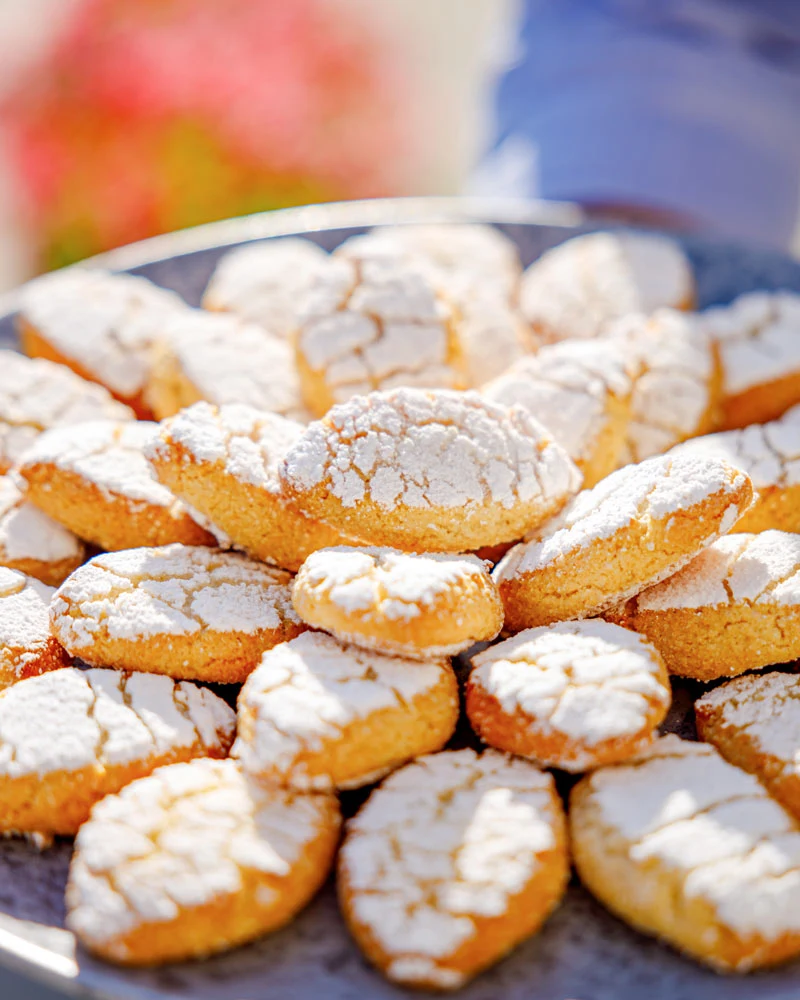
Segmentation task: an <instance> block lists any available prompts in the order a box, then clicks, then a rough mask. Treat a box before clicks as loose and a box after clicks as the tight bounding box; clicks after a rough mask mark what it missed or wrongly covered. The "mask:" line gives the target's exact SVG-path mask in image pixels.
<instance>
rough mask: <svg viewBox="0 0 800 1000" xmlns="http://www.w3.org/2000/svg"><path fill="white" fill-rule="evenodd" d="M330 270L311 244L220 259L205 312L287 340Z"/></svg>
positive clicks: (272, 244)
mask: <svg viewBox="0 0 800 1000" xmlns="http://www.w3.org/2000/svg"><path fill="white" fill-rule="evenodd" d="M328 269H329V260H328V254H327V253H326V252H325V251H324V250H323V249H322V248H321V247H318V246H317V245H316V243H312V242H311V240H304V239H296V238H294V237H287V238H286V239H272V240H263V241H261V242H259V243H249V244H246V245H245V246H241V247H236V248H235V249H233V250H229V251H228V252H227V253H225V254H223V255H222V257H220V259H219V263H218V264H217V266H216V268H215V270H214V273H213V274H212V275H211V280H210V281H209V283H208V287H207V288H206V290H205V294H204V295H203V308H204V309H210V310H212V311H215V312H231V313H235V314H236V315H237V316H241V317H242V318H243V319H246V320H250V321H251V322H253V323H260V324H261V326H263V327H265V328H266V329H267V330H269V332H270V333H272V334H274V335H275V336H278V337H282V338H283V339H284V340H291V339H292V337H293V336H294V334H295V333H296V331H297V326H298V319H299V313H300V310H301V309H302V304H303V301H304V299H305V298H306V296H307V295H308V293H309V292H310V291H312V289H313V288H314V285H315V283H316V282H317V281H318V280H321V279H323V278H324V275H325V274H326V273H327V271H328Z"/></svg>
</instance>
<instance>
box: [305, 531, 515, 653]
mask: <svg viewBox="0 0 800 1000" xmlns="http://www.w3.org/2000/svg"><path fill="white" fill-rule="evenodd" d="M292 601H293V602H294V607H295V610H296V611H297V613H298V614H299V615H300V617H301V618H302V619H303V621H304V622H307V623H308V624H309V625H311V626H312V627H314V628H321V629H325V631H327V632H332V633H333V634H334V635H335V636H337V637H338V638H339V639H342V640H344V641H345V642H354V643H356V644H357V645H359V646H365V647H367V648H374V649H378V650H381V651H383V652H386V653H397V654H399V655H401V656H410V657H412V658H414V659H416V658H418V657H422V658H424V657H428V656H455V654H456V653H460V652H461V651H462V650H464V649H467V648H468V647H469V646H472V645H474V643H476V642H480V641H483V640H487V639H494V637H495V636H496V635H497V633H498V632H499V631H500V628H501V626H502V624H503V603H502V601H501V600H500V595H499V594H498V593H497V588H496V587H495V585H494V584H493V583H492V579H491V577H490V576H489V573H488V572H487V569H486V566H485V564H484V563H483V562H481V560H480V559H477V558H476V557H475V556H469V555H467V556H453V555H442V554H431V553H427V554H424V555H413V554H411V553H408V552H398V551H397V549H376V548H352V547H350V546H339V547H337V548H333V549H320V550H319V551H318V552H313V553H312V554H311V555H310V556H309V557H308V559H306V561H305V562H304V563H303V565H302V566H301V567H300V571H299V572H298V574H297V577H296V578H295V581H294V583H293V585H292Z"/></svg>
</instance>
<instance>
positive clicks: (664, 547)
mask: <svg viewBox="0 0 800 1000" xmlns="http://www.w3.org/2000/svg"><path fill="white" fill-rule="evenodd" d="M752 496H753V488H752V486H751V484H750V480H749V479H748V478H747V476H746V475H745V474H744V473H743V472H741V471H739V470H738V469H735V468H733V467H732V466H730V465H728V464H727V462H725V461H723V460H722V459H719V458H716V457H714V456H709V457H707V458H706V457H705V456H703V457H698V456H693V455H675V456H674V457H672V456H663V457H658V458H651V459H648V460H647V461H645V462H642V463H641V464H639V465H628V466H625V467H624V468H622V469H619V470H618V471H617V472H614V473H612V474H611V475H610V476H608V477H606V478H605V479H603V480H602V481H601V482H600V483H598V484H597V486H595V487H594V489H591V490H585V491H584V492H583V493H580V494H579V495H578V496H577V497H576V498H575V499H574V500H573V501H572V503H570V504H569V505H568V506H567V507H566V508H565V510H564V511H563V512H562V514H561V515H560V516H559V517H558V518H555V519H554V520H553V522H552V523H551V524H549V525H545V527H544V529H542V531H541V532H540V535H539V536H538V537H537V538H535V539H534V540H533V541H530V542H523V543H521V544H520V545H517V546H515V547H514V548H513V549H511V550H510V552H509V553H508V555H506V556H505V557H504V558H503V559H502V560H501V562H499V563H498V565H497V566H496V567H495V569H494V573H493V576H494V579H495V582H496V583H497V585H498V587H499V589H500V596H501V597H502V599H503V604H504V606H505V611H506V623H505V627H506V629H508V630H509V631H511V632H519V631H520V630H521V629H524V628H531V627H533V626H534V625H549V624H550V623H551V622H555V621H564V620H567V619H570V618H589V617H592V616H594V615H597V614H599V613H600V612H601V611H604V610H605V609H607V608H610V607H613V606H614V605H615V604H618V603H620V602H621V601H624V600H626V599H627V598H628V597H631V596H632V595H633V594H636V593H638V592H639V591H641V590H644V589H645V587H648V586H650V585H651V584H653V583H657V582H658V581H659V580H664V579H666V577H668V576H672V574H673V573H675V572H676V571H677V570H679V569H680V568H681V567H682V566H685V565H686V564H687V563H688V562H690V561H691V560H692V559H693V558H694V556H695V555H697V553H698V552H699V551H700V550H701V549H703V548H704V547H705V546H707V545H710V544H711V543H712V542H713V541H715V540H716V539H717V538H719V536H720V535H723V534H725V532H727V531H730V529H731V528H732V527H733V525H734V524H735V523H736V521H737V520H738V518H739V517H740V516H741V514H742V512H743V511H745V510H746V509H747V508H748V506H749V505H750V501H751V499H752Z"/></svg>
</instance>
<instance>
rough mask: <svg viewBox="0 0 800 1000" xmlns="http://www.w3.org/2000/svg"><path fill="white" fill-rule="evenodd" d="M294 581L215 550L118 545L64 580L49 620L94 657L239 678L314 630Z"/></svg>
mask: <svg viewBox="0 0 800 1000" xmlns="http://www.w3.org/2000/svg"><path fill="white" fill-rule="evenodd" d="M289 580H290V577H289V574H288V573H284V572H283V571H282V570H279V569H273V568H272V567H271V566H264V565H263V564H261V563H257V562H253V561H252V560H250V559H247V558H246V556H241V555H236V554H234V553H232V552H220V551H218V550H216V549H206V548H200V547H196V546H185V545H168V546H164V547H163V548H157V549H128V550H126V551H125V552H110V553H107V554H104V555H100V556H96V557H95V558H94V559H92V560H91V561H90V562H88V563H86V565H85V566H82V567H81V568H80V569H79V570H77V572H75V573H73V574H72V576H71V577H69V578H68V579H67V580H66V581H65V582H64V583H63V584H62V586H61V587H60V588H59V590H58V591H57V593H56V595H55V597H54V598H53V603H52V605H51V609H50V620H51V623H52V629H53V634H54V635H56V636H57V637H58V638H59V640H60V642H61V643H62V645H63V646H64V647H65V649H68V650H69V651H70V652H71V653H72V655H73V656H80V657H81V659H83V660H85V661H86V662H87V663H92V664H94V665H96V666H102V667H118V668H119V669H122V670H141V671H144V672H146V673H158V674H167V675H168V676H170V677H175V678H186V679H190V680H203V681H215V682H217V683H220V684H240V683H241V682H242V681H243V680H244V679H245V677H247V675H248V674H249V673H250V671H251V670H253V668H254V667H255V665H256V664H257V663H258V660H259V657H260V656H261V654H262V653H263V652H264V650H265V649H269V648H270V647H271V646H274V645H275V644H276V643H279V642H284V641H285V640H286V639H291V638H293V637H294V636H296V635H298V634H299V633H300V632H302V631H303V628H304V627H305V626H304V625H303V624H302V623H301V622H300V620H299V618H298V617H297V615H296V614H295V613H294V609H293V608H292V603H291V596H290V591H289Z"/></svg>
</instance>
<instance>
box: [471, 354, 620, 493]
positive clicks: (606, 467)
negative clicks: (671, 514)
mask: <svg viewBox="0 0 800 1000" xmlns="http://www.w3.org/2000/svg"><path fill="white" fill-rule="evenodd" d="M632 373H633V369H632V367H631V364H630V362H629V360H628V359H627V358H626V353H625V352H624V351H623V349H622V347H621V346H620V347H618V348H615V346H614V345H611V344H609V343H607V342H606V341H605V340H602V341H597V342H590V343H585V342H583V341H581V342H577V341H564V342H563V343H561V344H551V345H548V346H545V347H543V348H542V349H541V350H540V351H539V352H538V354H535V355H532V356H531V357H527V358H522V359H521V360H520V361H517V362H516V363H515V364H514V365H512V366H511V367H510V368H509V369H508V370H507V371H506V372H504V374H502V375H501V376H500V377H499V378H496V379H494V381H492V382H489V384H488V385H485V386H483V388H482V389H481V395H482V396H484V397H485V398H486V399H490V400H492V402H495V403H500V404H502V405H504V406H514V405H518V406H522V407H523V408H524V409H526V410H527V411H528V412H529V413H530V414H531V415H532V416H534V417H535V418H536V419H537V420H540V421H541V422H542V423H543V424H544V425H545V426H546V427H547V428H548V430H550V431H551V433H552V434H553V436H554V437H555V439H556V441H558V443H559V444H560V445H561V446H562V447H563V448H564V450H565V451H566V452H567V454H568V455H569V457H570V458H571V459H572V460H573V461H574V462H575V464H576V465H577V466H578V468H579V469H580V471H581V472H582V473H583V486H584V488H585V489H589V488H590V487H592V486H594V485H595V484H596V483H598V482H599V481H600V480H601V479H604V478H605V477H606V476H607V475H608V474H609V473H610V472H613V471H614V469H616V468H617V466H618V465H620V464H624V463H623V462H621V461H620V456H621V455H622V453H623V449H624V448H625V443H626V439H627V434H628V425H629V423H630V418H631V393H632V391H633V381H632V378H631V375H632Z"/></svg>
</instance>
